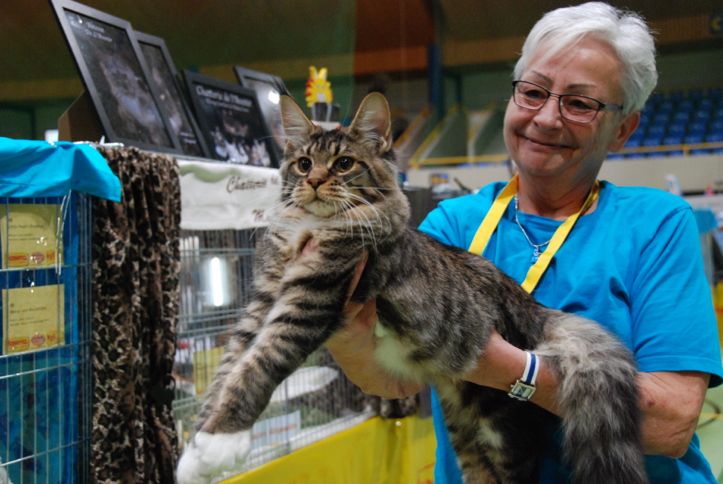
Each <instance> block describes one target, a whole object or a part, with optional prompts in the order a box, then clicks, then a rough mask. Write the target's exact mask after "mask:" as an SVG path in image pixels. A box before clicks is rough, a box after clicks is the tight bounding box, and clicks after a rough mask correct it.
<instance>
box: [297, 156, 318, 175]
mask: <svg viewBox="0 0 723 484" xmlns="http://www.w3.org/2000/svg"><path fill="white" fill-rule="evenodd" d="M313 164H314V162H312V161H311V159H309V158H307V157H305V156H304V157H301V158H299V159H298V161H297V162H296V166H298V167H299V171H300V172H301V173H308V172H309V170H311V167H312V165H313Z"/></svg>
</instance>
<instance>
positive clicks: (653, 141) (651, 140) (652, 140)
mask: <svg viewBox="0 0 723 484" xmlns="http://www.w3.org/2000/svg"><path fill="white" fill-rule="evenodd" d="M661 141H663V137H662V136H655V135H652V136H651V135H648V136H646V137H645V138H643V142H642V146H660V144H661Z"/></svg>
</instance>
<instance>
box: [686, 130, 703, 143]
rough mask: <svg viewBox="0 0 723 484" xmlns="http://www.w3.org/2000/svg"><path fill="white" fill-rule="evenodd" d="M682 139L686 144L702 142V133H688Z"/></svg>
mask: <svg viewBox="0 0 723 484" xmlns="http://www.w3.org/2000/svg"><path fill="white" fill-rule="evenodd" d="M683 141H684V142H685V143H687V144H696V143H702V142H703V133H688V134H686V135H685V136H684V137H683Z"/></svg>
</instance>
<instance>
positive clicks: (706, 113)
mask: <svg viewBox="0 0 723 484" xmlns="http://www.w3.org/2000/svg"><path fill="white" fill-rule="evenodd" d="M711 114H712V109H701V108H698V109H696V110H695V111H693V113H692V115H691V119H692V120H696V121H706V122H707V121H708V120H709V119H710V117H711Z"/></svg>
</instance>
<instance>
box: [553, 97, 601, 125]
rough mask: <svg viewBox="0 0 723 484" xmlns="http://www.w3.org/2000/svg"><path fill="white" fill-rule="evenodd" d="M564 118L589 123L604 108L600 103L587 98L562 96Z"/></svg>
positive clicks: (561, 103)
mask: <svg viewBox="0 0 723 484" xmlns="http://www.w3.org/2000/svg"><path fill="white" fill-rule="evenodd" d="M560 107H561V108H562V109H561V111H562V116H563V117H564V118H566V119H569V120H570V121H577V122H578V123H589V122H590V121H592V120H593V119H595V116H596V115H597V112H598V111H599V110H600V108H601V107H602V104H601V103H600V101H596V100H595V99H591V98H589V97H585V96H571V95H567V94H566V95H563V96H560Z"/></svg>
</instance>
